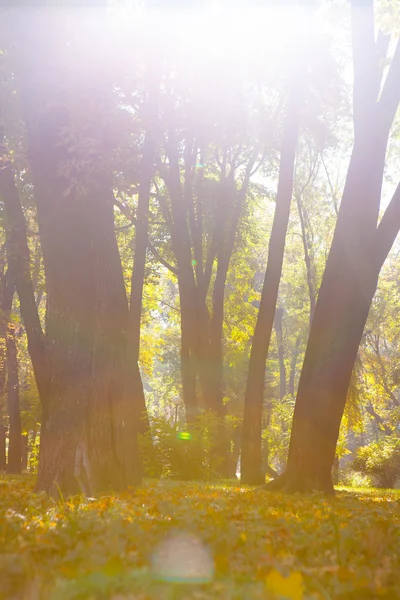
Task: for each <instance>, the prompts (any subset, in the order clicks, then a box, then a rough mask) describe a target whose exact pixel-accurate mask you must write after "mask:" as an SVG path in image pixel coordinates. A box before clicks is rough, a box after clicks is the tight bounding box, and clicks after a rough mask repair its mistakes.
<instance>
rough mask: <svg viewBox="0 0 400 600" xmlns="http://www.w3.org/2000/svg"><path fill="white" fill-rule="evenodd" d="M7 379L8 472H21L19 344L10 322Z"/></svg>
mask: <svg viewBox="0 0 400 600" xmlns="http://www.w3.org/2000/svg"><path fill="white" fill-rule="evenodd" d="M6 348H7V381H6V397H7V412H8V420H9V430H8V461H7V472H8V473H13V474H16V473H21V459H22V452H21V450H22V445H21V415H20V411H19V379H18V358H17V345H16V342H15V330H14V326H13V325H11V324H9V326H8V330H7V334H6Z"/></svg>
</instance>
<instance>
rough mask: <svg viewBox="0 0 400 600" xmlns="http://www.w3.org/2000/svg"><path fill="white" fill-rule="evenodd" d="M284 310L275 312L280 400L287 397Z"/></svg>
mask: <svg viewBox="0 0 400 600" xmlns="http://www.w3.org/2000/svg"><path fill="white" fill-rule="evenodd" d="M282 319H283V308H282V307H278V308H277V309H276V311H275V321H274V327H275V333H276V343H277V346H278V362H279V398H280V399H281V400H282V398H284V397H285V396H286V367H285V354H284V346H283V328H282Z"/></svg>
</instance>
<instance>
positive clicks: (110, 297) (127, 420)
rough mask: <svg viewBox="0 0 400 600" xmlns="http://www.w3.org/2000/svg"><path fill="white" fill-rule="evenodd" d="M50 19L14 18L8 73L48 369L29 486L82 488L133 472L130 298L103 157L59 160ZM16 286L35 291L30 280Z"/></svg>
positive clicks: (55, 24)
mask: <svg viewBox="0 0 400 600" xmlns="http://www.w3.org/2000/svg"><path fill="white" fill-rule="evenodd" d="M57 19H58V17H57V15H55V13H52V12H49V13H46V14H44V13H37V14H36V13H35V17H34V18H33V22H31V21H29V23H25V27H24V28H23V34H24V39H23V40H22V41H21V40H20V41H19V43H20V46H19V55H18V59H19V64H18V73H17V75H18V78H19V86H20V92H21V100H22V106H23V109H24V116H25V123H26V126H27V130H28V141H29V146H30V156H31V157H32V161H31V173H32V179H33V184H34V190H35V199H36V203H37V215H38V224H39V231H40V238H41V244H42V250H43V263H44V269H45V275H46V296H47V312H46V345H45V351H46V352H45V354H46V361H45V365H46V375H47V378H45V383H46V385H45V386H44V388H41V387H39V385H38V387H39V393H40V396H41V400H42V408H43V415H42V428H41V446H40V458H39V473H38V482H37V488H38V489H39V490H45V491H47V492H49V493H51V494H54V495H57V494H58V493H59V491H61V493H62V494H64V495H65V494H69V493H75V492H80V491H83V492H85V493H88V494H92V493H96V492H98V491H104V490H110V489H112V490H120V489H123V488H124V487H125V486H126V485H133V484H135V483H137V482H138V480H139V478H140V465H139V459H138V453H137V448H136V442H137V440H136V433H137V419H136V416H137V408H136V407H135V406H134V400H135V398H134V391H132V390H133V389H134V386H136V387H135V389H136V390H137V389H140V386H141V381H140V374H139V369H138V366H137V363H134V364H128V361H127V337H128V329H129V309H128V301H127V297H126V291H125V285H124V279H123V274H122V267H121V261H120V256H119V251H118V246H117V242H116V239H115V233H114V215H113V193H112V181H111V177H110V176H109V174H108V169H107V164H106V163H104V164H103V163H102V160H101V158H100V162H99V163H97V162H96V158H94V159H93V161H94V162H93V164H91V168H92V171H88V172H86V171H84V172H83V174H82V173H80V172H78V173H77V176H78V177H82V183H81V185H80V186H77V187H73V186H72V187H71V183H73V181H72V182H71V178H70V176H69V175H68V170H65V166H66V165H68V164H69V161H71V158H72V157H73V156H74V152H75V150H74V147H73V146H72V147H71V146H69V143H68V141H65V138H63V132H65V131H69V130H70V128H72V130H73V131H75V130H74V129H73V126H72V122H71V114H72V113H71V110H72V108H71V106H70V105H69V103H68V94H66V91H65V88H64V82H65V81H68V76H67V72H68V68H67V66H66V65H65V64H64V63H63V61H62V60H61V59H60V60H58V59H59V57H60V56H61V55H62V53H63V51H64V42H65V36H64V30H63V27H64V23H61V21H60V20H57ZM33 47H35V52H33V51H32V48H33ZM39 57H40V60H39ZM88 63H89V64H90V61H88ZM85 81H87V82H88V83H87V86H88V87H85V86H81V88H80V90H79V92H80V93H82V94H83V98H85V94H87V98H89V99H90V101H92V102H93V107H94V108H97V104H96V102H97V101H98V102H101V101H102V93H105V94H106V93H107V92H106V91H104V90H103V89H102V90H101V92H102V93H100V94H99V93H98V89H95V88H94V87H91V86H92V81H93V80H92V79H91V77H90V71H88V72H87V78H86V80H85ZM37 82H40V83H41V85H38V83H37ZM98 108H99V111H101V110H102V109H101V107H100V106H99V107H98ZM91 116H92V115H91V114H89V112H88V113H86V114H85V119H86V122H85V135H86V134H87V135H92V136H94V138H95V139H98V138H97V137H96V136H97V135H99V127H100V123H99V122H93V120H91ZM80 134H82V135H84V133H83V131H82V132H80ZM78 135H79V134H78ZM100 148H101V151H102V152H103V151H104V152H105V151H106V148H105V147H104V146H100ZM101 156H102V155H101ZM77 159H78V161H79V158H77ZM82 188H83V189H82ZM21 229H22V225H21ZM28 264H29V263H28ZM27 272H28V271H27ZM17 288H18V285H17ZM18 293H19V292H18ZM27 295H29V298H30V299H31V300H33V302H34V297H33V294H32V293H31V290H30V291H29V294H27ZM20 298H21V295H20ZM23 298H24V295H23V294H22V298H21V307H22V299H23ZM35 309H36V306H35ZM35 315H37V311H36V313H35ZM35 318H36V316H35ZM24 321H25V316H24ZM27 331H28V327H27ZM29 337H31V340H32V331H31V330H30V331H28V339H29ZM31 357H32V361H33V363H34V365H35V364H36V366H37V360H36V357H35V355H34V354H33V353H32V352H31ZM35 371H36V369H35ZM39 379H40V378H39Z"/></svg>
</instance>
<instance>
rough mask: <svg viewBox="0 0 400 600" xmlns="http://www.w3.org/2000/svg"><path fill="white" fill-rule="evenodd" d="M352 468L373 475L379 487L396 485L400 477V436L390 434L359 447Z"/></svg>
mask: <svg viewBox="0 0 400 600" xmlns="http://www.w3.org/2000/svg"><path fill="white" fill-rule="evenodd" d="M352 469H353V470H354V471H358V472H360V473H362V474H363V475H368V476H370V477H372V478H373V479H374V483H375V484H376V486H377V487H381V488H393V487H395V484H396V479H397V478H398V477H400V438H397V437H394V436H388V437H384V438H382V439H380V440H379V441H377V442H374V443H372V444H369V445H368V446H363V447H362V448H359V449H358V450H357V456H356V458H355V459H354V460H353V463H352Z"/></svg>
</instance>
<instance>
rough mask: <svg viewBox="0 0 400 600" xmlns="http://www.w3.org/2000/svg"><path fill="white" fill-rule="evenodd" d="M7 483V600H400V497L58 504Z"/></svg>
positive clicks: (232, 491)
mask: <svg viewBox="0 0 400 600" xmlns="http://www.w3.org/2000/svg"><path fill="white" fill-rule="evenodd" d="M32 486H33V479H32V477H29V476H22V477H19V478H18V477H17V478H16V477H14V478H12V477H7V476H3V477H1V476H0V582H1V583H0V597H1V598H7V600H17V599H18V600H20V599H24V600H42V599H43V600H72V599H74V600H75V599H76V600H77V599H82V600H83V599H84V600H88V599H93V600H103V599H112V600H150V599H151V600H153V599H154V600H155V599H157V600H158V599H161V600H169V599H178V598H179V599H184V598H187V599H193V600H202V599H204V600H206V599H210V598H218V599H219V600H228V599H232V600H233V599H237V600H242V599H246V600H252V599H258V598H259V599H263V600H268V599H283V598H285V599H287V600H306V599H308V598H315V599H317V598H318V599H319V598H321V599H331V598H332V599H333V598H335V599H336V598H337V599H343V600H345V599H346V600H350V599H357V600H358V599H361V600H362V599H368V598H371V599H375V598H386V599H390V600H395V599H396V598H400V492H399V491H397V492H396V491H378V490H370V491H366V490H361V491H343V490H342V491H339V492H338V493H337V496H336V498H334V499H329V500H327V499H326V498H323V497H320V496H308V497H301V496H283V495H280V494H272V493H268V492H263V491H259V490H251V489H249V488H240V487H239V486H237V485H234V484H233V485H200V484H192V483H173V482H163V483H156V482H154V483H148V484H146V485H144V486H143V487H142V488H140V489H135V490H132V491H130V492H127V493H125V494H122V495H119V496H104V497H100V498H98V499H82V498H74V499H72V500H70V501H62V500H60V501H59V502H56V501H54V500H50V499H48V498H46V497H45V496H44V495H36V494H33V492H32Z"/></svg>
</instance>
